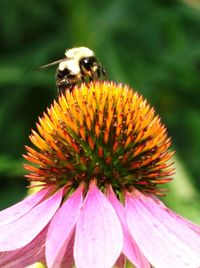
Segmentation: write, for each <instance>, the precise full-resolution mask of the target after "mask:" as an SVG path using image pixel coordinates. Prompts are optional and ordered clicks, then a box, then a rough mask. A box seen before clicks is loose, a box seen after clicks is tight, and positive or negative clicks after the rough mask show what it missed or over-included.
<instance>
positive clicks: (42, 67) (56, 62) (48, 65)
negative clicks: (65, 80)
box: [39, 58, 70, 69]
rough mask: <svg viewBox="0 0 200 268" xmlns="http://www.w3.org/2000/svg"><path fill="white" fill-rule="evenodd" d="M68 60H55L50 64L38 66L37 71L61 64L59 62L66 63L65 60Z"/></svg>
mask: <svg viewBox="0 0 200 268" xmlns="http://www.w3.org/2000/svg"><path fill="white" fill-rule="evenodd" d="M69 59H70V58H64V59H60V60H56V61H53V62H50V63H48V64H45V65H42V66H40V67H39V69H44V68H48V67H50V66H53V65H57V64H59V63H61V62H63V61H67V60H69Z"/></svg>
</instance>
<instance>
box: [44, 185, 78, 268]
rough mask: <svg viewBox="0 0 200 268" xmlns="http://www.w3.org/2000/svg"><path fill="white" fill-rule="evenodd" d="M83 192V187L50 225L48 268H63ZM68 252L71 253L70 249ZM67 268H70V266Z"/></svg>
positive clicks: (68, 201)
mask: <svg viewBox="0 0 200 268" xmlns="http://www.w3.org/2000/svg"><path fill="white" fill-rule="evenodd" d="M82 191H83V187H82V186H80V187H79V188H78V189H77V190H76V191H75V192H74V193H73V194H72V195H71V196H70V197H69V198H68V199H67V201H66V202H65V203H64V204H63V205H62V206H61V207H60V209H59V210H58V211H57V213H56V215H55V216H54V218H53V220H52V221H51V223H50V226H49V230H48V234H47V241H46V258H47V264H48V268H51V267H53V268H60V267H61V266H62V262H63V258H64V256H65V254H66V250H67V247H68V244H69V242H70V240H71V237H72V234H73V232H74V227H75V224H76V221H77V218H78V216H79V213H80V210H81V205H82V201H83V195H82ZM67 252H69V249H68V250H67ZM66 261H67V260H65V262H66ZM70 263H71V260H70ZM66 267H70V266H69V264H67V265H66Z"/></svg>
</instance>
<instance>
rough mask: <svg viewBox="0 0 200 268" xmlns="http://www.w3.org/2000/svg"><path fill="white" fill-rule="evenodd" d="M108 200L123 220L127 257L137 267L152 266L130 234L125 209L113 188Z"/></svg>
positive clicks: (124, 250) (124, 251)
mask: <svg viewBox="0 0 200 268" xmlns="http://www.w3.org/2000/svg"><path fill="white" fill-rule="evenodd" d="M107 198H108V200H109V201H110V203H111V204H112V206H113V208H114V209H115V211H116V213H117V216H118V218H119V220H120V222H121V226H122V229H123V238H124V242H123V243H124V244H123V250H122V251H123V253H124V254H125V255H126V257H127V258H128V259H129V260H130V261H131V262H132V263H133V264H134V265H135V266H136V267H137V268H150V267H151V266H150V264H149V262H148V261H147V259H146V258H145V256H144V255H143V254H142V252H141V250H140V249H139V247H138V246H137V244H136V242H135V241H134V239H133V237H132V236H131V234H130V231H129V229H128V226H127V222H126V217H125V209H124V207H123V206H122V204H121V203H120V202H119V200H118V199H117V197H116V195H115V194H114V192H113V190H112V188H111V187H110V188H109V189H108V196H107Z"/></svg>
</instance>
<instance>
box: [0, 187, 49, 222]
mask: <svg viewBox="0 0 200 268" xmlns="http://www.w3.org/2000/svg"><path fill="white" fill-rule="evenodd" d="M51 191H52V188H51V187H49V188H45V189H42V190H40V191H39V192H37V193H35V194H33V195H31V196H29V197H27V198H25V199H24V200H23V201H21V202H19V203H17V204H15V205H13V206H11V207H9V208H7V209H4V210H2V211H1V212H0V227H1V226H3V225H5V224H8V223H11V222H13V221H15V220H16V219H18V218H20V217H22V216H23V215H24V214H26V213H27V212H28V211H30V210H31V209H32V208H33V207H34V206H36V205H37V204H38V203H39V202H40V201H41V200H42V199H43V198H45V197H46V196H47V195H48V194H49V193H50V192H51Z"/></svg>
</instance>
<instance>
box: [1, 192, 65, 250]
mask: <svg viewBox="0 0 200 268" xmlns="http://www.w3.org/2000/svg"><path fill="white" fill-rule="evenodd" d="M62 196H63V189H61V190H59V191H57V192H56V193H55V194H54V195H53V196H52V197H50V198H48V199H46V200H45V201H43V202H42V203H40V204H39V205H37V206H35V207H34V208H33V209H31V210H30V211H29V212H28V213H26V214H25V215H24V216H22V217H21V218H19V219H17V220H16V221H14V222H12V223H10V224H7V225H5V226H1V227H0V237H1V239H0V251H9V250H15V249H19V248H21V247H24V246H25V245H27V244H28V243H30V242H31V241H32V240H33V239H34V238H35V237H36V236H37V235H38V234H39V233H40V232H41V231H42V230H43V229H44V228H45V226H46V225H47V224H48V223H49V221H50V220H51V218H52V217H53V215H54V214H55V212H56V210H57V209H58V207H59V206H60V202H61V200H62Z"/></svg>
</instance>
